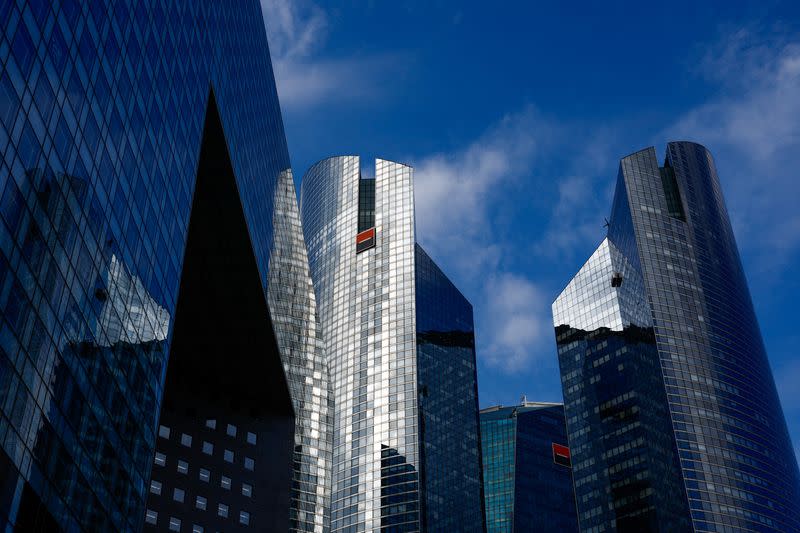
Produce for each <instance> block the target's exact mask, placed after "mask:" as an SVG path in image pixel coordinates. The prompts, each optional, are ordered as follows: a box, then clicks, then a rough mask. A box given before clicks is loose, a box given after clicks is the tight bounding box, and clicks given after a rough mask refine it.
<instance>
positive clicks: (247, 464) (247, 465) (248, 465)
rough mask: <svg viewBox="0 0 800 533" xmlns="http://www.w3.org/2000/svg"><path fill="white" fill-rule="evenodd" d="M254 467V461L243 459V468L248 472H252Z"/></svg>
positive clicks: (247, 458) (248, 458)
mask: <svg viewBox="0 0 800 533" xmlns="http://www.w3.org/2000/svg"><path fill="white" fill-rule="evenodd" d="M255 466H256V463H255V461H253V460H252V459H251V458H250V457H245V458H244V467H245V468H246V469H248V470H253V469H254V468H255Z"/></svg>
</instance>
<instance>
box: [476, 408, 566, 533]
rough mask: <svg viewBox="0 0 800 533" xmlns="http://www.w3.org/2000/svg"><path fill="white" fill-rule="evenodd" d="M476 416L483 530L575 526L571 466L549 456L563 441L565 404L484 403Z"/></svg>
mask: <svg viewBox="0 0 800 533" xmlns="http://www.w3.org/2000/svg"><path fill="white" fill-rule="evenodd" d="M480 421H481V442H482V449H483V479H484V494H485V502H486V504H485V506H486V530H487V531H488V532H489V533H511V532H516V533H523V532H548V531H552V532H554V533H555V532H562V531H563V532H570V531H577V530H578V521H577V517H576V513H575V497H574V495H573V491H572V473H571V471H570V470H571V469H570V467H569V466H567V465H564V464H559V463H558V462H556V458H555V456H554V448H556V449H557V448H558V446H559V445H560V446H566V444H567V432H566V426H565V424H564V407H563V406H562V405H560V404H542V403H535V402H524V403H523V404H522V405H518V406H514V407H489V408H487V409H483V410H482V411H481V412H480ZM554 445H555V446H554Z"/></svg>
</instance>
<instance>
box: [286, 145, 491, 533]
mask: <svg viewBox="0 0 800 533" xmlns="http://www.w3.org/2000/svg"><path fill="white" fill-rule="evenodd" d="M359 164H360V162H359V157H357V156H342V157H332V158H329V159H325V160H322V161H320V162H319V163H316V164H315V165H314V166H312V167H311V169H310V170H309V171H308V172H307V173H306V175H305V176H304V177H303V182H302V198H301V213H302V220H303V231H304V232H305V237H306V243H307V245H308V254H309V263H310V266H311V275H312V278H313V280H314V289H315V291H316V294H317V302H318V305H319V313H320V319H321V323H322V329H323V336H324V339H325V343H326V350H327V357H328V365H329V368H330V372H331V388H332V391H333V398H334V402H333V403H334V406H335V407H334V415H333V421H334V422H333V434H334V439H333V466H332V490H331V530H332V531H337V532H338V531H342V532H344V531H348V532H349V531H373V530H382V531H423V530H424V531H463V532H469V531H483V530H484V525H483V509H482V503H483V498H482V494H481V485H482V484H481V467H480V460H481V458H480V440H479V428H478V408H477V406H478V403H477V382H476V366H475V346H474V343H475V341H474V333H473V323H472V306H471V305H470V304H469V302H468V301H467V300H466V299H465V298H464V297H463V296H462V295H461V293H460V292H459V291H458V289H456V287H455V286H454V285H453V284H452V283H451V282H450V281H449V280H448V279H447V277H446V276H445V275H444V274H443V273H442V271H441V270H440V269H439V268H438V266H437V265H436V264H435V263H434V262H433V261H432V260H431V259H430V257H429V256H428V255H427V253H426V252H425V251H424V250H423V249H422V248H421V247H420V246H419V245H418V244H417V243H416V236H415V226H414V190H413V170H412V168H411V167H409V166H406V165H402V164H399V163H394V162H391V161H386V160H382V159H378V160H377V161H376V163H375V165H376V166H375V178H374V179H362V178H361V173H360V166H359Z"/></svg>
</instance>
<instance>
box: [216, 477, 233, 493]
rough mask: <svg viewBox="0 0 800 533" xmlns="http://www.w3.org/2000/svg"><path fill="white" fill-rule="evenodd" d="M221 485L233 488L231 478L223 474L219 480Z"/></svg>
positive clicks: (224, 487) (227, 488)
mask: <svg viewBox="0 0 800 533" xmlns="http://www.w3.org/2000/svg"><path fill="white" fill-rule="evenodd" d="M219 486H220V487H222V488H223V489H225V490H231V478H229V477H227V476H222V478H220V481H219Z"/></svg>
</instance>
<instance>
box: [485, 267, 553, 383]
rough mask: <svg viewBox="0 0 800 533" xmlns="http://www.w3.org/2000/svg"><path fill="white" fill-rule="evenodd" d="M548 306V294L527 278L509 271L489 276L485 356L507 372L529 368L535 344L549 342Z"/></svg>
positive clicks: (535, 351) (535, 348) (550, 331)
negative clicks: (487, 333) (488, 337)
mask: <svg viewBox="0 0 800 533" xmlns="http://www.w3.org/2000/svg"><path fill="white" fill-rule="evenodd" d="M549 308H550V306H549V298H548V297H547V296H546V295H545V293H544V292H543V291H542V290H541V289H540V288H539V287H538V286H536V285H535V284H534V283H532V282H531V281H530V280H528V279H526V278H524V277H522V276H519V275H516V274H508V273H506V274H500V275H497V276H492V277H490V278H489V280H488V282H487V283H486V319H487V320H488V329H489V331H490V332H491V333H490V339H489V342H488V344H487V346H486V348H485V349H484V350H483V351H482V353H481V356H482V357H483V358H484V360H485V361H486V362H487V363H488V364H489V365H491V366H495V367H499V368H501V369H503V370H505V371H507V372H515V371H519V370H529V369H530V363H531V362H532V358H533V357H534V355H535V354H537V353H539V352H540V350H539V349H538V346H540V345H541V344H543V343H545V342H552V336H553V328H552V326H551V323H552V322H551V318H550V310H549ZM548 355H550V354H549V352H548Z"/></svg>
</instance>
